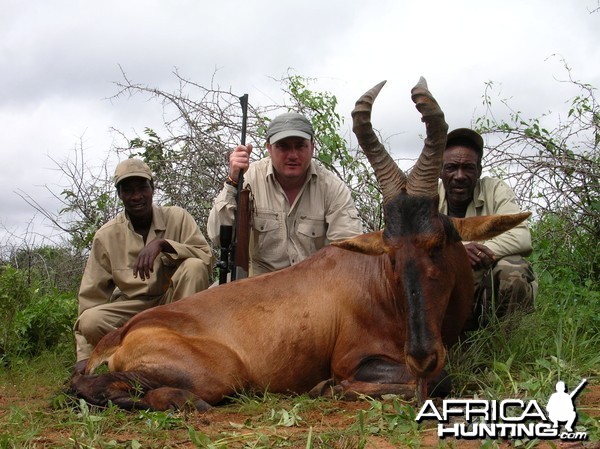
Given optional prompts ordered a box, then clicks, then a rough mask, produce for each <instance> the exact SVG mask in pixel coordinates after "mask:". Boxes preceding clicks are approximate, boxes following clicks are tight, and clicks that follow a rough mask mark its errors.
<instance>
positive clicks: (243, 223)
mask: <svg viewBox="0 0 600 449" xmlns="http://www.w3.org/2000/svg"><path fill="white" fill-rule="evenodd" d="M240 104H241V106H242V138H241V144H242V145H246V124H247V120H248V94H244V95H243V96H241V97H240ZM236 203H237V207H236V212H235V221H234V224H233V226H225V225H221V227H220V230H219V233H220V242H219V243H220V245H221V257H220V260H219V263H218V264H217V266H218V267H219V268H220V271H219V284H224V283H226V282H227V274H228V273H231V280H232V281H235V280H236V279H243V278H246V277H248V267H249V262H250V253H249V246H250V189H248V188H244V173H243V172H242V171H240V174H239V175H238V179H237V194H236Z"/></svg>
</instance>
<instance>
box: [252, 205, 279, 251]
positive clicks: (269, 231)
mask: <svg viewBox="0 0 600 449" xmlns="http://www.w3.org/2000/svg"><path fill="white" fill-rule="evenodd" d="M252 220H253V226H252V227H253V228H254V234H255V237H254V255H253V257H256V258H258V259H259V260H264V261H272V259H273V258H277V257H281V256H280V255H279V256H278V253H280V252H281V251H283V248H285V244H286V242H285V239H284V237H283V236H282V230H281V226H282V225H281V221H280V219H279V215H278V214H275V213H264V212H263V213H261V212H258V213H257V214H256V215H254V217H252Z"/></svg>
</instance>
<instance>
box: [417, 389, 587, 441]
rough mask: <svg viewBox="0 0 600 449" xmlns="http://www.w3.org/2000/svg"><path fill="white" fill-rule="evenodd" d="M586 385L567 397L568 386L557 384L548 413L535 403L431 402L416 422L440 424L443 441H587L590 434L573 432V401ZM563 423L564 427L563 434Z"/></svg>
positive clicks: (419, 414)
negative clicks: (526, 439)
mask: <svg viewBox="0 0 600 449" xmlns="http://www.w3.org/2000/svg"><path fill="white" fill-rule="evenodd" d="M586 383H587V379H583V380H582V381H581V382H580V383H579V385H577V387H576V388H575V389H574V390H573V391H572V392H571V393H567V387H566V385H565V383H564V382H563V381H558V382H557V383H556V392H555V393H552V394H551V395H550V397H549V398H548V403H547V404H546V407H545V410H546V412H544V408H543V407H541V406H540V405H539V404H538V402H537V401H536V400H535V399H533V400H529V401H524V400H522V399H504V400H501V401H496V400H484V399H444V400H443V401H442V405H441V407H440V408H438V407H436V405H435V404H434V402H433V401H432V400H431V399H428V400H427V401H425V403H424V404H423V406H422V407H421V410H420V411H419V413H418V414H417V417H416V418H415V421H417V422H419V423H420V422H421V421H423V420H426V419H435V420H437V421H438V429H437V430H438V436H439V437H440V438H446V437H454V438H465V439H497V438H503V439H510V438H519V439H521V438H539V439H546V440H549V439H556V438H560V439H561V440H587V432H578V431H575V430H574V425H575V422H576V421H577V412H576V410H575V405H574V401H575V398H576V396H577V395H578V394H579V393H580V392H581V390H582V389H583V387H584V386H585V384H586ZM560 423H565V424H564V429H563V430H562V431H561V426H560Z"/></svg>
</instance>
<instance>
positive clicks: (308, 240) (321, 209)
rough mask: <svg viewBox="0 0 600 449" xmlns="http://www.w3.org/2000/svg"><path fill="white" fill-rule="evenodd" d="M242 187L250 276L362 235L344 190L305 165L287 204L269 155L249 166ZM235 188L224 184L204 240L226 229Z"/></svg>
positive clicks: (230, 220)
mask: <svg viewBox="0 0 600 449" xmlns="http://www.w3.org/2000/svg"><path fill="white" fill-rule="evenodd" d="M244 184H245V186H248V187H249V188H250V191H251V195H250V198H251V199H250V202H251V208H252V209H251V210H252V230H251V231H252V232H251V237H250V262H251V263H250V276H256V275H259V274H263V273H268V272H271V271H275V270H279V269H281V268H285V267H288V266H290V265H294V264H296V263H298V262H300V261H302V260H304V259H306V258H308V257H309V256H310V255H312V254H313V253H314V252H316V251H317V250H319V249H321V248H323V247H324V246H326V245H328V244H329V243H331V242H333V241H336V240H342V239H346V238H350V237H354V236H356V235H359V234H362V223H361V221H360V218H359V216H358V212H357V210H356V207H355V206H354V202H353V201H352V197H351V196H350V191H349V190H348V187H347V186H346V185H345V184H344V183H343V182H342V181H341V180H340V179H339V178H337V177H336V176H335V175H334V174H333V173H331V172H330V171H329V170H327V169H325V168H324V167H322V166H320V165H318V164H317V163H316V162H315V161H314V160H313V161H311V165H310V167H309V171H308V175H307V177H306V181H305V183H304V186H303V187H302V189H301V190H300V193H299V194H298V196H297V197H296V199H295V201H294V204H292V205H290V204H289V202H288V200H287V197H286V195H285V193H284V191H283V189H282V187H281V185H280V184H279V183H278V182H277V180H276V179H275V174H274V172H273V165H272V164H271V159H270V158H269V157H266V158H263V159H261V160H259V161H257V162H253V163H252V164H250V167H249V168H248V171H247V172H246V173H245V174H244ZM235 209H236V188H235V187H233V186H230V185H228V184H225V188H224V189H223V190H222V191H221V192H220V193H219V195H218V196H217V198H216V199H215V204H214V206H213V208H212V210H211V211H210V215H209V218H208V226H207V232H208V237H209V238H210V240H211V241H212V242H213V244H214V245H215V246H219V226H220V225H231V224H232V223H233V220H234V215H235Z"/></svg>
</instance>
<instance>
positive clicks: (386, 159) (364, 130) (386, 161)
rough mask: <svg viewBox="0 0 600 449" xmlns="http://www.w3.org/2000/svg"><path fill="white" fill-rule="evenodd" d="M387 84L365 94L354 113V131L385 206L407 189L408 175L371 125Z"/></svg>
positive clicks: (382, 83)
mask: <svg viewBox="0 0 600 449" xmlns="http://www.w3.org/2000/svg"><path fill="white" fill-rule="evenodd" d="M385 83H386V82H385V81H382V82H381V83H379V84H377V85H376V86H374V87H372V88H371V89H369V90H368V91H367V92H365V93H364V94H363V95H362V96H361V97H360V98H359V99H358V100H357V102H356V105H355V106H354V110H353V111H352V131H354V134H355V135H356V138H357V140H358V144H359V145H360V147H361V148H362V150H363V152H364V153H365V155H366V156H367V159H368V160H369V163H370V164H371V167H373V171H374V172H375V177H376V178H377V182H378V183H379V187H381V191H382V194H383V204H386V203H387V202H388V200H390V199H392V198H393V197H394V196H396V195H397V194H398V193H399V192H400V190H401V189H405V188H406V175H405V174H404V173H403V172H402V170H400V168H399V167H398V165H396V163H395V162H394V160H393V159H392V157H391V156H390V154H389V153H388V152H387V151H386V149H385V147H384V146H383V144H382V143H381V142H380V141H379V139H378V138H377V135H376V134H375V132H374V131H373V126H372V125H371V110H372V109H373V102H374V101H375V98H377V95H378V94H379V91H381V88H382V87H383V85H384V84H385Z"/></svg>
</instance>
